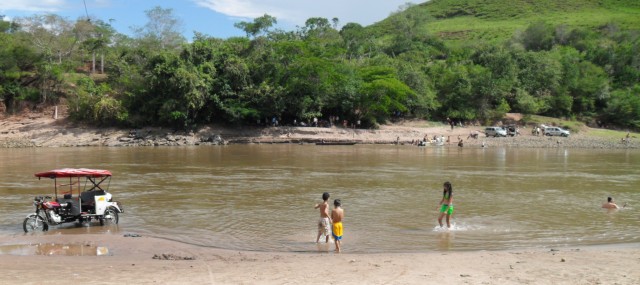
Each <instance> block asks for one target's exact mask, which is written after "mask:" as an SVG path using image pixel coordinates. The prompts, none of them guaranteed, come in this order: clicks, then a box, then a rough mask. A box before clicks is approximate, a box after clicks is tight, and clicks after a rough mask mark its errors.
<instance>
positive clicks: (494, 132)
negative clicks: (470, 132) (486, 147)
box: [484, 127, 507, 138]
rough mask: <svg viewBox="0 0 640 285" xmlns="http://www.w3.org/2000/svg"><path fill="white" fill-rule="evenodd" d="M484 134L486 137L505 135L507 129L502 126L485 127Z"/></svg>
mask: <svg viewBox="0 0 640 285" xmlns="http://www.w3.org/2000/svg"><path fill="white" fill-rule="evenodd" d="M484 134H485V135H487V137H494V138H495V137H506V136H507V131H506V130H505V129H503V128H502V127H487V128H485V129H484Z"/></svg>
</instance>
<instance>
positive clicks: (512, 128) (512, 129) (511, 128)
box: [503, 125, 520, 137]
mask: <svg viewBox="0 0 640 285" xmlns="http://www.w3.org/2000/svg"><path fill="white" fill-rule="evenodd" d="M503 129H504V130H505V131H506V132H507V136H510V137H515V136H518V135H520V130H519V129H518V126H516V125H508V126H504V127H503Z"/></svg>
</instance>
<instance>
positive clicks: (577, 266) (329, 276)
mask: <svg viewBox="0 0 640 285" xmlns="http://www.w3.org/2000/svg"><path fill="white" fill-rule="evenodd" d="M0 244H2V245H5V246H6V245H11V244H13V245H15V244H58V245H82V246H87V247H89V246H101V247H106V248H108V254H106V255H104V256H65V255H56V254H59V253H56V252H55V251H54V250H52V251H51V252H50V254H51V255H48V254H47V252H44V253H42V255H28V256H14V255H0V266H1V267H2V272H3V274H2V276H1V277H0V283H2V284H56V283H60V282H63V283H69V282H71V283H72V284H87V283H91V284H318V283H323V284H639V283H640V247H638V245H626V246H624V247H621V246H601V247H580V248H557V249H555V248H554V249H544V250H543V249H531V250H510V251H470V252H459V251H445V252H428V253H389V254H348V253H347V254H344V253H343V254H336V253H333V252H309V253H283V252H245V251H230V250H223V249H216V248H204V247H199V246H194V245H189V244H184V243H180V242H177V241H170V240H166V239H161V238H154V237H147V236H139V237H130V236H125V235H120V234H118V235H116V234H100V235H95V234H86V235H23V234H16V235H14V236H4V237H1V238H0ZM345 246H348V243H347V244H346V245H345Z"/></svg>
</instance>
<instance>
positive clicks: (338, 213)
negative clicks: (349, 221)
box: [331, 207, 344, 223]
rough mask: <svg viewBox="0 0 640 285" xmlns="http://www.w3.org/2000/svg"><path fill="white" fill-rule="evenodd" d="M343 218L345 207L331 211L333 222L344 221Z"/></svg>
mask: <svg viewBox="0 0 640 285" xmlns="http://www.w3.org/2000/svg"><path fill="white" fill-rule="evenodd" d="M343 218H344V209H342V208H339V207H338V208H335V209H333V210H332V211H331V220H332V221H333V223H340V222H342V219H343Z"/></svg>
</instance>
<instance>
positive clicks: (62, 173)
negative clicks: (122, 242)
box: [23, 168, 124, 233]
mask: <svg viewBox="0 0 640 285" xmlns="http://www.w3.org/2000/svg"><path fill="white" fill-rule="evenodd" d="M35 176H36V177H38V179H41V178H50V179H53V181H54V196H37V197H35V198H34V200H33V205H34V206H35V213H32V214H29V215H28V216H27V217H26V218H25V219H24V222H23V229H24V231H25V232H27V233H28V232H34V231H47V230H49V226H50V225H59V224H62V223H71V222H78V223H81V224H82V223H89V224H90V223H91V221H92V220H98V221H99V222H100V225H105V224H118V215H119V214H120V213H123V212H124V208H123V207H122V204H121V203H120V202H117V201H113V200H112V195H111V193H109V192H107V190H108V188H109V182H110V181H111V172H110V171H108V170H100V169H87V168H64V169H55V170H50V171H46V172H40V173H36V174H35ZM67 179H68V180H67ZM59 183H60V184H59ZM103 183H104V184H106V186H104V185H103ZM67 187H68V188H67Z"/></svg>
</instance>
